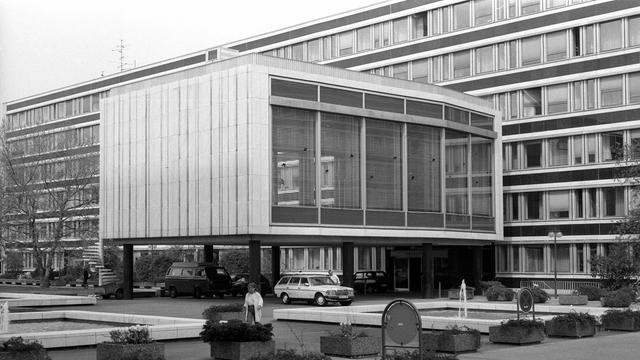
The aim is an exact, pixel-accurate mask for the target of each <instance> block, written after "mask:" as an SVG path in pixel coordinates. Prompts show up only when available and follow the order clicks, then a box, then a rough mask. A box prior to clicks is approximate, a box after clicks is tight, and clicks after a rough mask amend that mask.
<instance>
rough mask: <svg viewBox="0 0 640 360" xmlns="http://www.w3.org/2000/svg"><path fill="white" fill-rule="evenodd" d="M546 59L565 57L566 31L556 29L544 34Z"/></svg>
mask: <svg viewBox="0 0 640 360" xmlns="http://www.w3.org/2000/svg"><path fill="white" fill-rule="evenodd" d="M545 38H546V45H547V61H555V60H562V59H566V58H567V32H566V31H558V32H554V33H551V34H547V35H546V37H545Z"/></svg>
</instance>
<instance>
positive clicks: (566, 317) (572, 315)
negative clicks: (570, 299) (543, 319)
mask: <svg viewBox="0 0 640 360" xmlns="http://www.w3.org/2000/svg"><path fill="white" fill-rule="evenodd" d="M552 320H553V321H557V322H559V323H573V322H576V323H580V324H582V325H585V326H588V325H591V326H595V325H596V318H595V317H593V315H591V314H587V313H582V312H581V313H579V312H575V311H571V312H569V313H566V314H561V315H556V316H554V317H553V319H552Z"/></svg>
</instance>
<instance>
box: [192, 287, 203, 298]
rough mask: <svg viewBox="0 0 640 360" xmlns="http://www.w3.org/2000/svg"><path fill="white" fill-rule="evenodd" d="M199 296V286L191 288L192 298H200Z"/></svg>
mask: <svg viewBox="0 0 640 360" xmlns="http://www.w3.org/2000/svg"><path fill="white" fill-rule="evenodd" d="M201 296H202V294H201V293H200V288H195V289H193V297H194V298H196V299H200V297H201Z"/></svg>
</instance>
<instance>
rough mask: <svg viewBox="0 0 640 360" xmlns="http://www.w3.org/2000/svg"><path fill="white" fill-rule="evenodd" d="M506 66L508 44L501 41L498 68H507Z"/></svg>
mask: <svg viewBox="0 0 640 360" xmlns="http://www.w3.org/2000/svg"><path fill="white" fill-rule="evenodd" d="M483 62H484V61H483ZM506 68H507V44H506V43H500V44H498V70H505V69H506Z"/></svg>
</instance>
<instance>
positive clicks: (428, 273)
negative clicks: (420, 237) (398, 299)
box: [421, 243, 434, 299]
mask: <svg viewBox="0 0 640 360" xmlns="http://www.w3.org/2000/svg"><path fill="white" fill-rule="evenodd" d="M421 277H422V298H423V299H428V298H433V297H434V294H433V293H434V291H433V290H434V278H433V245H432V244H431V243H423V244H422V276H421Z"/></svg>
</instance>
